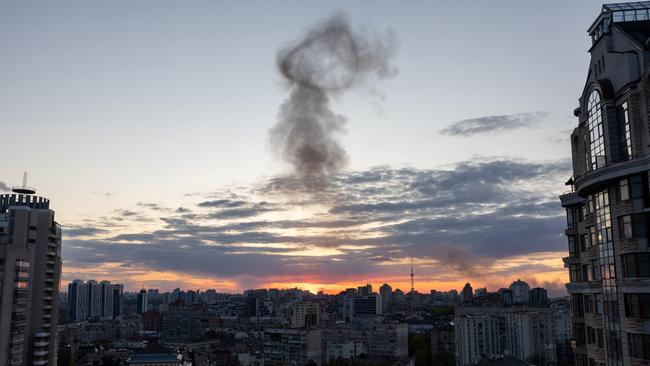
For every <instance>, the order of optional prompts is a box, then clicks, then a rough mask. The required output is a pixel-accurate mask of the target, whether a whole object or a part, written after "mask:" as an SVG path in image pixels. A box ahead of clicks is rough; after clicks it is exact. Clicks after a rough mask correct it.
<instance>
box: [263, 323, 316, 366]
mask: <svg viewBox="0 0 650 366" xmlns="http://www.w3.org/2000/svg"><path fill="white" fill-rule="evenodd" d="M309 362H313V363H315V364H316V365H318V366H320V365H321V364H322V333H321V330H320V329H265V330H264V366H284V365H307V364H308V363H309Z"/></svg>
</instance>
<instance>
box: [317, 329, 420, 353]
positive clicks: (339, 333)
mask: <svg viewBox="0 0 650 366" xmlns="http://www.w3.org/2000/svg"><path fill="white" fill-rule="evenodd" d="M323 338H324V343H325V344H343V343H348V342H352V343H357V344H362V345H363V350H364V351H363V352H364V354H366V355H369V356H380V357H398V358H400V357H401V358H404V357H407V356H408V324H406V323H396V322H367V323H366V322H364V323H345V324H340V325H338V326H336V327H332V328H327V329H324V330H323Z"/></svg>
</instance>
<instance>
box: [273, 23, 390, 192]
mask: <svg viewBox="0 0 650 366" xmlns="http://www.w3.org/2000/svg"><path fill="white" fill-rule="evenodd" d="M395 40H396V38H395V37H394V35H393V34H392V33H385V34H372V35H369V34H365V33H359V32H355V31H353V30H352V29H351V26H350V23H349V21H348V19H347V17H346V16H345V15H343V14H341V13H337V14H334V15H333V16H331V17H330V18H328V19H326V20H325V21H323V22H322V23H321V24H319V25H317V26H315V27H314V28H313V29H311V30H310V31H308V32H307V33H306V34H305V35H304V36H303V37H302V38H300V39H299V40H298V41H297V42H295V43H293V44H291V45H289V46H287V47H285V48H282V49H281V50H280V51H279V52H278V54H277V64H278V69H279V71H280V73H281V75H282V76H283V78H284V79H285V80H286V82H287V85H288V89H289V93H290V94H289V97H288V98H287V99H286V100H285V101H284V103H283V104H282V106H281V107H280V111H279V115H278V122H277V124H276V125H275V126H274V127H273V128H272V129H271V132H270V134H271V144H272V146H273V149H274V151H275V152H276V153H277V154H278V155H279V156H280V157H281V158H282V159H284V160H285V161H287V162H289V163H290V164H291V165H292V166H293V169H294V174H295V176H296V177H297V178H298V179H299V180H300V181H301V182H302V184H303V185H305V186H306V187H312V188H313V187H315V186H322V185H324V184H326V183H327V182H328V181H329V177H330V176H331V175H332V174H336V173H337V172H339V171H340V170H341V169H342V168H343V167H345V165H346V163H347V161H348V157H347V153H346V151H345V149H344V148H343V146H341V143H340V141H339V139H338V138H339V136H340V135H341V134H342V133H344V132H345V123H346V118H345V117H344V116H342V115H340V114H336V113H335V112H334V111H332V109H331V106H330V99H331V98H332V97H333V96H336V95H341V94H343V93H345V92H346V91H348V90H350V89H353V88H354V87H356V86H360V85H364V86H371V88H372V86H373V85H374V84H373V83H374V82H377V81H379V80H382V79H386V78H389V77H392V76H393V75H395V73H396V69H395V68H394V67H393V66H392V65H391V64H390V60H391V59H392V57H393V56H394V55H395V51H396V41H395Z"/></svg>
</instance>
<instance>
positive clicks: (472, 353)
mask: <svg viewBox="0 0 650 366" xmlns="http://www.w3.org/2000/svg"><path fill="white" fill-rule="evenodd" d="M454 324H455V338H456V342H455V344H456V361H457V365H458V366H465V365H474V364H476V363H478V362H482V361H485V360H489V359H494V358H498V357H502V356H503V355H506V354H507V355H511V356H513V357H514V358H516V359H519V360H522V361H526V360H529V359H532V358H533V357H536V358H537V359H538V361H537V362H538V363H537V365H542V366H552V365H556V364H557V358H556V339H555V333H554V332H553V326H554V320H553V313H552V310H551V309H549V308H525V307H524V308H522V307H514V308H512V307H511V308H503V307H457V308H456V313H455V316H454Z"/></svg>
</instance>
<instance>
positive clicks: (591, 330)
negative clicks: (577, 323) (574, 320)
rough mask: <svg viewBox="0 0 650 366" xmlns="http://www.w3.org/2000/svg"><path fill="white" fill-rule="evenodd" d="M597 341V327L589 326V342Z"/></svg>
mask: <svg viewBox="0 0 650 366" xmlns="http://www.w3.org/2000/svg"><path fill="white" fill-rule="evenodd" d="M594 343H596V329H594V328H592V327H587V344H594Z"/></svg>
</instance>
